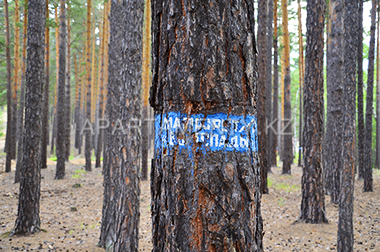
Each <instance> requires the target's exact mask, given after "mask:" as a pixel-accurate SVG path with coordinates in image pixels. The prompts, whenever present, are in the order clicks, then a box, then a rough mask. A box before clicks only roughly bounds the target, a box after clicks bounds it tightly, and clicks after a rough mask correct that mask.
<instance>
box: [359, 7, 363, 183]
mask: <svg viewBox="0 0 380 252" xmlns="http://www.w3.org/2000/svg"><path fill="white" fill-rule="evenodd" d="M358 1H359V17H358V24H359V25H358V36H357V38H358V42H357V43H358V56H357V57H358V155H359V161H358V167H359V169H358V178H359V179H363V178H364V99H363V0H358Z"/></svg>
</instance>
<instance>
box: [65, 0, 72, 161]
mask: <svg viewBox="0 0 380 252" xmlns="http://www.w3.org/2000/svg"><path fill="white" fill-rule="evenodd" d="M69 12H70V3H67V13H69ZM70 33H71V27H70V18H68V19H67V60H66V69H67V70H66V87H65V92H66V93H65V103H66V107H65V160H66V161H69V157H70V136H71V65H70V64H71V61H70V57H71V55H70V52H71V51H70V43H71V41H70Z"/></svg>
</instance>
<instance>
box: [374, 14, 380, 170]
mask: <svg viewBox="0 0 380 252" xmlns="http://www.w3.org/2000/svg"><path fill="white" fill-rule="evenodd" d="M379 17H380V8H377V41H376V162H375V167H376V168H377V169H380V133H379V132H380V104H379V103H380V80H379V78H380V71H379V68H380V66H379V64H380V54H379V51H380V27H379V25H380V20H379Z"/></svg>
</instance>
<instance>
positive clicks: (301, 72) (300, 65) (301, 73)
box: [298, 0, 305, 167]
mask: <svg viewBox="0 0 380 252" xmlns="http://www.w3.org/2000/svg"><path fill="white" fill-rule="evenodd" d="M298 46H299V61H298V68H299V84H300V89H299V99H300V123H299V126H298V127H299V148H298V167H302V146H303V143H302V127H303V125H302V117H303V114H302V105H303V103H302V99H303V95H302V93H303V81H304V73H305V68H304V66H305V64H304V56H303V35H302V15H301V1H300V0H298Z"/></svg>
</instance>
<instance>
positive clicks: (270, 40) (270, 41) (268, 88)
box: [265, 0, 276, 173]
mask: <svg viewBox="0 0 380 252" xmlns="http://www.w3.org/2000/svg"><path fill="white" fill-rule="evenodd" d="M267 13H268V19H267V29H268V35H267V59H266V64H267V65H266V67H267V70H266V74H267V77H266V78H267V79H266V99H267V100H266V107H265V109H266V112H267V128H268V130H266V132H267V145H266V146H267V169H268V172H269V173H272V170H271V160H272V159H273V157H272V156H273V154H275V153H276V152H273V151H272V149H271V143H272V141H273V140H272V139H273V138H274V137H275V135H274V132H273V130H271V128H270V126H273V123H274V122H273V121H272V48H273V27H272V24H273V0H268V12H267Z"/></svg>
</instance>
